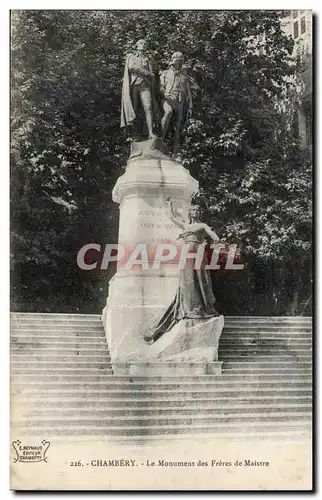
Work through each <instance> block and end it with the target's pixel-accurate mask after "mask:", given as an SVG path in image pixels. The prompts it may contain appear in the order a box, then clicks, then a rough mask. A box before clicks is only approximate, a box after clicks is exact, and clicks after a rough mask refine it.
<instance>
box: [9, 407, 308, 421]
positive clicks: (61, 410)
mask: <svg viewBox="0 0 322 500" xmlns="http://www.w3.org/2000/svg"><path fill="white" fill-rule="evenodd" d="M18 408H19V410H22V409H23V408H21V407H20V406H19V405H18ZM28 410H30V409H28ZM14 411H15V407H14V405H13V406H12V410H11V416H13V418H14ZM311 411H312V406H311V405H310V404H303V403H302V404H294V403H292V404H285V403H284V404H262V405H258V404H254V405H252V406H251V408H249V405H245V404H244V405H240V404H239V405H238V404H236V403H234V404H226V405H225V406H224V407H218V404H214V403H212V404H209V405H207V406H204V405H203V406H202V407H200V406H196V405H195V406H192V405H188V404H187V405H185V406H181V407H180V415H182V416H194V415H195V414H196V413H198V414H200V415H203V416H207V415H208V416H209V414H211V415H212V414H214V415H226V414H235V413H238V414H239V415H242V414H246V413H248V414H249V413H251V414H263V413H264V414H265V415H271V414H279V413H282V414H283V413H285V414H286V413H297V412H300V413H301V414H302V413H303V412H306V413H310V412H311ZM124 412H126V415H128V416H131V417H132V418H133V417H148V416H149V417H151V416H152V417H153V416H163V417H170V418H174V417H176V416H177V415H178V407H176V406H169V407H167V408H164V407H163V406H152V407H151V406H141V407H140V408H128V407H122V408H112V407H109V406H99V405H96V404H95V405H93V406H88V405H87V406H86V407H85V408H82V407H81V408H77V407H70V406H69V405H68V407H65V406H60V407H55V406H50V407H48V406H47V407H46V406H41V407H39V406H37V409H36V411H35V410H34V411H26V412H25V413H24V414H23V417H24V418H26V419H27V418H34V417H35V415H37V417H38V418H39V417H52V416H53V415H55V416H56V417H58V415H59V417H60V418H63V417H69V416H72V417H77V416H80V417H82V416H87V417H91V416H92V415H95V416H96V417H101V418H102V417H108V418H112V417H123V416H124V415H125V413H124Z"/></svg>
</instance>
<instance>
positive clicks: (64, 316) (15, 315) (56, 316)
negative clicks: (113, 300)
mask: <svg viewBox="0 0 322 500" xmlns="http://www.w3.org/2000/svg"><path fill="white" fill-rule="evenodd" d="M303 317H304V316H303ZM10 318H12V319H25V318H28V319H32V320H35V321H37V320H39V321H41V320H48V319H51V320H60V321H65V320H66V321H71V320H72V321H74V320H87V321H95V320H97V321H101V314H81V313H35V312H32V313H25V312H11V313H10Z"/></svg>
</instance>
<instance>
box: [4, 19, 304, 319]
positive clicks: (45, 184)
mask: <svg viewBox="0 0 322 500" xmlns="http://www.w3.org/2000/svg"><path fill="white" fill-rule="evenodd" d="M283 14H284V13H283V12H282V11H122V12H121V11H67V10H66V11H46V10H42V11H16V12H14V13H13V15H12V77H11V78H12V80H11V82H12V92H11V99H12V174H11V175H12V242H13V243H12V253H13V256H12V269H13V280H12V285H13V297H14V302H13V306H14V307H16V308H18V309H19V308H20V309H21V308H24V309H28V308H31V309H32V308H37V307H38V308H50V309H56V310H74V309H76V308H79V309H82V310H87V311H95V310H96V311H97V310H99V307H100V306H103V305H104V300H105V297H106V294H107V283H108V278H109V276H110V275H102V274H101V273H97V274H95V273H94V274H92V275H91V276H88V275H86V272H85V271H81V270H79V269H78V268H77V265H76V258H75V256H76V252H77V250H78V249H79V248H80V247H81V246H82V245H83V244H85V243H88V242H90V241H93V242H96V243H102V244H104V243H106V242H113V241H114V242H116V241H117V224H116V223H115V221H116V220H117V206H116V205H115V204H114V203H113V202H112V200H111V190H112V188H113V186H114V184H115V182H116V179H117V177H118V176H119V175H120V174H121V173H122V168H123V166H124V165H125V163H126V159H127V156H128V149H129V147H128V143H127V138H126V136H125V135H124V133H121V132H120V130H119V117H120V99H121V95H120V94H121V79H122V76H123V75H122V72H123V65H124V57H125V54H126V53H127V52H128V51H129V50H130V49H132V47H133V44H134V42H135V41H136V40H137V39H138V38H141V37H143V36H144V37H146V38H147V39H148V40H149V42H150V47H151V50H152V51H153V52H154V55H155V57H156V59H157V62H158V65H159V68H160V70H162V69H164V68H165V67H166V65H167V61H168V60H169V59H170V56H171V54H172V53H173V52H174V51H182V52H183V53H184V55H185V62H186V65H187V68H188V72H189V74H190V75H191V76H192V88H193V102H194V114H193V118H192V119H191V120H190V122H189V124H188V128H187V138H186V142H185V144H184V147H183V159H184V160H183V161H184V164H185V166H186V167H187V168H189V169H190V171H191V173H192V175H193V176H195V177H196V178H198V180H199V182H200V195H199V202H200V204H201V205H202V206H203V208H204V213H205V216H206V217H207V219H208V220H207V222H209V223H210V224H211V225H214V227H216V228H217V227H218V226H219V228H220V232H221V234H222V236H224V237H228V238H230V239H231V240H234V241H238V242H239V243H240V245H241V248H242V250H243V252H244V255H245V256H246V260H247V262H248V268H247V269H249V271H250V274H249V276H251V279H250V278H249V276H248V278H247V280H246V281H247V287H248V295H249V299H248V302H247V303H244V302H243V303H241V302H240V303H238V300H237V302H236V301H235V300H234V301H233V302H234V303H232V301H231V300H229V298H227V304H230V306H229V311H230V312H231V313H233V312H234V311H237V310H238V311H239V310H243V311H244V312H245V313H246V312H247V311H251V312H256V310H257V309H256V307H255V309H252V308H253V304H254V297H256V293H257V292H256V287H255V288H254V289H253V288H252V287H253V284H254V283H256V280H257V281H258V279H257V278H258V276H260V275H261V273H262V269H263V267H264V266H265V268H266V269H268V268H269V269H273V271H274V272H272V273H268V274H270V275H272V276H271V280H270V282H269V283H268V284H267V287H266V288H267V294H268V295H269V294H270V295H272V294H273V293H275V291H274V292H273V291H272V290H273V288H274V287H276V274H277V273H278V274H279V276H280V280H279V282H280V283H284V282H285V280H286V279H288V276H289V269H290V268H292V263H293V262H294V260H297V261H299V259H301V262H302V265H303V262H305V263H306V262H308V261H307V260H305V258H304V254H303V252H309V249H310V199H311V196H310V192H311V191H310V187H309V186H310V176H311V173H310V172H311V171H310V164H309V163H308V162H307V161H304V160H303V158H302V156H303V155H302V154H301V151H300V149H299V146H298V144H297V141H296V138H295V136H294V133H293V132H292V130H289V127H288V117H287V116H286V112H282V111H281V109H279V107H278V106H277V104H278V103H281V102H285V99H287V98H288V96H289V95H290V93H291V89H292V87H293V86H294V85H293V83H292V80H291V75H292V73H293V72H294V64H293V63H292V59H291V57H290V54H291V51H292V48H293V45H292V44H293V42H292V40H291V39H289V38H287V37H286V36H285V35H284V33H283V31H282V29H281V22H280V19H281V16H282V15H283ZM263 33H264V34H265V37H264V40H263V37H262V36H261V35H262V34H263ZM261 40H263V41H261ZM292 105H293V104H292ZM289 109H290V108H289V107H288V108H287V110H289ZM294 109H295V108H294ZM305 255H306V254H305ZM303 258H304V261H303ZM266 276H267V275H266ZM274 276H275V277H274ZM225 279H226V278H225ZM219 281H220V279H219ZM233 281H234V286H235V289H236V290H239V288H238V286H237V285H236V283H235V281H236V280H235V279H234V280H233ZM217 285H218V286H219V287H220V286H222V285H220V283H217ZM240 286H244V285H240ZM305 286H306V285H305ZM281 287H282V285H281ZM281 287H280V288H281ZM304 288H305V287H304ZM276 293H279V294H280V293H281V291H280V290H279V291H276ZM235 295H236V293H234V292H233V291H232V290H231V296H230V297H232V296H234V297H235ZM36 297H37V298H38V302H37V304H36V305H35V298H36ZM90 297H92V299H90ZM287 300H288V299H287ZM287 300H285V301H284V302H285V303H287ZM268 309H269V307H268Z"/></svg>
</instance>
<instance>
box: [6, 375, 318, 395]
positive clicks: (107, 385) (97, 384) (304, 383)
mask: <svg viewBox="0 0 322 500" xmlns="http://www.w3.org/2000/svg"><path fill="white" fill-rule="evenodd" d="M237 383H238V380H236V378H235V377H234V378H231V377H226V376H224V375H223V376H222V377H220V378H218V379H216V380H212V381H200V382H195V381H193V380H190V381H186V382H184V381H180V383H176V382H171V383H170V382H168V383H167V382H163V381H160V382H150V381H149V382H132V383H131V382H128V383H124V382H123V383H122V382H119V383H115V382H114V381H113V380H111V379H110V380H109V379H105V380H104V379H103V380H102V379H99V380H96V381H93V382H90V381H86V382H84V381H83V380H67V381H64V380H56V381H52V380H39V381H37V382H32V381H30V382H28V384H26V385H25V388H26V389H28V390H29V391H37V390H39V391H41V390H45V389H59V388H61V389H62V391H63V390H65V389H75V390H79V389H82V390H86V389H89V390H90V389H93V390H101V389H104V390H108V389H109V390H110V391H111V393H112V392H113V391H116V392H118V391H122V393H129V394H132V392H137V391H140V390H142V391H144V392H148V393H153V392H154V391H164V392H165V394H166V393H167V392H168V391H174V390H180V391H191V392H194V391H214V392H215V391H216V390H217V389H219V390H223V389H227V390H230V389H231V388H232V387H234V388H235V387H236V384H237ZM311 384H312V380H311V378H301V377H300V378H298V379H295V378H288V379H286V378H285V380H281V379H279V380H278V379H277V380H276V379H260V378H251V377H250V378H244V379H241V381H240V382H239V388H247V387H248V389H249V390H251V389H253V388H254V387H256V388H258V389H259V388H276V389H277V390H279V388H280V387H283V389H285V388H287V387H293V388H294V387H296V388H308V389H310V387H311ZM19 386H20V384H18V383H15V382H14V381H12V383H11V389H12V390H15V387H17V388H18V387H19Z"/></svg>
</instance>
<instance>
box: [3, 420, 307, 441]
mask: <svg viewBox="0 0 322 500" xmlns="http://www.w3.org/2000/svg"><path fill="white" fill-rule="evenodd" d="M277 427H278V430H279V431H280V432H282V431H283V433H285V432H291V433H292V434H294V432H296V431H298V432H299V433H300V434H307V433H309V432H310V431H311V424H310V421H308V420H297V421H294V422H289V421H285V422H278V426H277V424H276V422H248V421H246V422H244V423H243V425H242V426H241V423H240V422H238V421H236V422H232V423H229V424H228V423H226V424H225V425H223V424H222V423H211V424H208V425H206V426H204V425H203V424H191V425H188V426H187V425H186V424H178V423H176V424H175V425H160V424H157V425H149V426H143V425H140V426H126V427H125V426H119V427H117V426H115V427H110V426H106V425H105V426H104V425H103V426H100V427H97V426H96V425H95V426H93V425H91V424H90V425H77V426H76V425H70V426H67V425H66V426H63V425H61V422H59V423H58V424H57V425H56V426H52V425H47V426H39V425H34V426H29V427H21V426H19V425H12V426H11V432H12V434H13V433H15V432H16V433H18V435H19V436H21V435H28V436H39V435H41V436H43V435H44V434H45V435H46V438H47V439H48V438H50V436H59V435H61V436H63V435H64V436H73V435H78V436H79V435H81V436H86V435H89V436H92V435H99V436H111V437H116V438H117V439H121V440H123V439H124V438H125V437H129V438H130V439H132V440H135V439H136V437H139V436H142V437H144V438H145V439H147V440H148V439H149V436H151V435H152V436H153V435H156V434H157V435H161V436H164V435H171V436H173V435H177V436H178V437H181V435H182V436H189V435H190V436H191V435H193V437H194V439H195V436H196V435H198V434H199V433H200V434H202V435H222V434H227V435H229V434H231V435H235V434H236V433H237V434H238V433H240V432H243V433H250V435H251V436H252V439H253V436H254V433H255V432H257V433H261V434H262V433H270V432H273V433H274V432H276V428H277ZM126 441H127V442H128V441H129V440H128V439H127V440H126Z"/></svg>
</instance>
